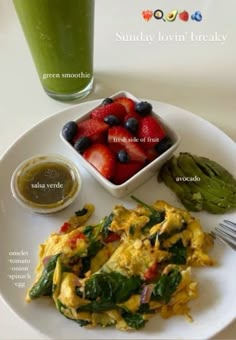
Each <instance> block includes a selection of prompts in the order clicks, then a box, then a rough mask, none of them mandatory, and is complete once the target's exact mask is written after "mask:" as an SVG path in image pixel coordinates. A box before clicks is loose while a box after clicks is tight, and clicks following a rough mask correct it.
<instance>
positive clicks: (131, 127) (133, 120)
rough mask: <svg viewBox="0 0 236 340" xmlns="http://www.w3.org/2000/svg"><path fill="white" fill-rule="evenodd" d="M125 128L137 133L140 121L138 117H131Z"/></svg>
mask: <svg viewBox="0 0 236 340" xmlns="http://www.w3.org/2000/svg"><path fill="white" fill-rule="evenodd" d="M125 128H126V129H127V130H129V131H130V132H132V133H136V132H137V130H138V121H137V119H136V118H134V117H131V118H129V119H127V121H126V122H125Z"/></svg>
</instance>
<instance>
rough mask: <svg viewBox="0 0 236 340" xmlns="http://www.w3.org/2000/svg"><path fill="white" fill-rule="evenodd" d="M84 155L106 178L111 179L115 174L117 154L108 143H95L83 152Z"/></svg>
mask: <svg viewBox="0 0 236 340" xmlns="http://www.w3.org/2000/svg"><path fill="white" fill-rule="evenodd" d="M83 156H84V158H85V159H86V160H87V161H88V162H89V163H90V164H92V165H93V166H94V167H95V168H96V169H97V170H98V171H99V172H100V174H101V175H103V176H104V177H105V178H107V179H110V178H111V177H112V176H113V175H114V171H115V165H116V160H115V155H114V153H113V152H112V151H111V150H110V149H109V148H108V147H107V146H106V145H104V144H93V145H92V146H90V147H89V148H88V149H87V150H86V151H85V152H84V153H83Z"/></svg>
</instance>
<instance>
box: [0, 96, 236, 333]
mask: <svg viewBox="0 0 236 340" xmlns="http://www.w3.org/2000/svg"><path fill="white" fill-rule="evenodd" d="M101 100H102V99H100V98H98V99H92V100H87V101H85V102H82V103H77V104H75V105H71V106H69V107H66V108H63V109H59V110H57V111H55V112H54V113H52V114H50V115H49V116H47V117H44V118H43V119H41V120H39V121H38V122H36V123H35V124H33V125H32V126H31V127H30V128H28V129H27V130H26V131H23V133H21V134H20V135H19V136H18V137H17V138H15V140H14V141H13V142H12V143H11V144H10V145H9V146H8V147H7V148H6V150H5V151H4V152H3V153H2V155H1V157H0V169H1V167H2V164H3V163H4V160H5V159H6V158H7V157H8V154H9V152H10V151H11V149H12V148H14V146H15V145H17V144H18V143H19V142H20V141H21V140H22V139H23V138H24V137H25V136H26V135H27V134H29V133H31V132H32V131H33V130H34V129H36V128H40V126H41V125H44V124H47V123H48V122H50V121H51V120H54V119H56V117H58V116H60V115H63V114H65V112H67V111H71V110H75V109H76V108H79V107H83V106H85V107H86V106H87V105H90V104H93V105H94V106H96V105H97V103H99V101H101ZM142 100H148V101H150V102H152V103H155V105H159V104H161V105H164V106H166V107H167V108H170V109H173V110H174V109H177V110H181V111H182V112H183V113H184V114H187V115H188V116H190V117H193V118H194V119H197V120H199V122H200V123H204V124H207V125H209V126H210V127H211V128H213V129H215V131H216V132H217V133H219V134H221V135H223V136H224V138H226V139H227V140H228V142H229V143H232V147H236V143H235V141H234V140H233V138H231V137H230V136H228V135H227V134H226V133H225V132H224V131H223V130H221V129H220V128H219V127H218V126H216V125H215V124H214V123H212V122H210V121H208V120H207V119H205V118H203V117H201V116H199V115H197V114H195V113H193V112H191V111H188V110H186V109H185V108H182V107H179V106H176V105H172V104H169V103H167V102H163V101H158V100H155V99H148V98H145V99H142ZM92 108H93V106H91V109H92ZM89 110H90V109H89ZM0 298H1V300H2V301H3V303H4V305H5V306H6V307H7V308H8V310H9V311H10V312H12V313H13V314H15V316H16V317H19V319H21V320H22V321H23V322H24V323H25V324H26V325H27V326H29V327H30V328H31V329H33V330H34V331H36V332H38V333H39V334H41V335H42V336H44V337H46V338H47V339H52V338H51V336H49V335H48V334H46V333H44V332H42V331H41V330H40V329H39V328H37V327H36V326H34V325H32V324H31V323H29V322H28V321H27V319H26V318H25V317H24V316H22V315H21V314H19V313H18V312H17V311H16V310H15V309H14V308H12V306H11V304H10V303H8V301H7V300H6V299H5V297H4V295H3V292H2V289H1V285H0ZM235 320H236V315H235V316H234V317H233V318H232V319H231V320H229V321H228V323H226V324H225V325H224V326H223V328H221V329H220V330H217V331H216V332H214V333H213V334H212V335H211V336H210V337H209V338H208V339H212V338H213V337H214V336H216V335H217V334H218V333H220V332H222V331H223V330H224V329H225V328H226V327H228V326H229V325H230V324H232V323H233V322H234V321H235ZM88 339H89V338H88Z"/></svg>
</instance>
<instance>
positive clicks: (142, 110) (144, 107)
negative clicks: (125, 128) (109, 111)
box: [135, 102, 152, 116]
mask: <svg viewBox="0 0 236 340" xmlns="http://www.w3.org/2000/svg"><path fill="white" fill-rule="evenodd" d="M135 111H136V112H138V113H139V114H140V115H142V116H145V115H148V114H149V113H151V112H152V105H151V104H150V103H148V102H139V103H137V104H136V107H135Z"/></svg>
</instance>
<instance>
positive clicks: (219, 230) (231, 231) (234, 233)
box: [211, 220, 236, 250]
mask: <svg viewBox="0 0 236 340" xmlns="http://www.w3.org/2000/svg"><path fill="white" fill-rule="evenodd" d="M223 222H224V223H220V224H219V227H216V228H215V230H214V231H211V235H212V236H213V237H214V238H218V239H219V240H221V241H223V242H225V243H227V244H228V245H229V246H230V247H231V248H232V249H233V250H236V223H235V222H232V221H229V220H224V221H223Z"/></svg>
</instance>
